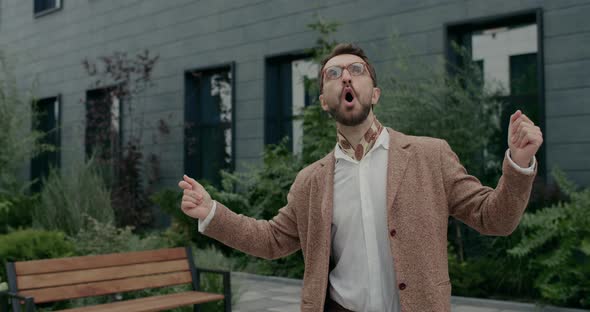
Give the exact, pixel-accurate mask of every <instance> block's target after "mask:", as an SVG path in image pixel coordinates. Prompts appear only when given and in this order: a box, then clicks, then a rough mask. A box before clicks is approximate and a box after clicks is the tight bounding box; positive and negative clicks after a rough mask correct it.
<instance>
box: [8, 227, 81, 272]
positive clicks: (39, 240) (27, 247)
mask: <svg viewBox="0 0 590 312" xmlns="http://www.w3.org/2000/svg"><path fill="white" fill-rule="evenodd" d="M73 252H74V248H73V245H72V244H71V243H70V242H69V241H68V240H67V238H66V236H65V235H64V233H61V232H55V231H40V230H33V229H27V230H20V231H14V232H12V233H9V234H6V235H2V236H0V259H1V260H0V261H2V270H1V271H0V272H1V275H0V278H1V279H2V280H6V272H5V271H4V268H5V263H6V262H14V261H24V260H37V259H49V258H59V257H67V256H71V255H72V254H73Z"/></svg>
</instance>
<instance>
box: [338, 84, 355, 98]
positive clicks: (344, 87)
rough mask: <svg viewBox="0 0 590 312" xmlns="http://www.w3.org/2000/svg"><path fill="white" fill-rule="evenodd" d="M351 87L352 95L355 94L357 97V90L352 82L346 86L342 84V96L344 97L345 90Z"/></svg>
mask: <svg viewBox="0 0 590 312" xmlns="http://www.w3.org/2000/svg"><path fill="white" fill-rule="evenodd" d="M348 88H350V90H351V92H352V95H354V97H355V98H356V90H355V89H354V87H353V86H352V84H350V83H349V84H346V85H344V86H342V89H341V90H340V97H342V96H343V95H344V92H345V91H346V90H347V89H348Z"/></svg>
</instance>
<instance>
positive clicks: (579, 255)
mask: <svg viewBox="0 0 590 312" xmlns="http://www.w3.org/2000/svg"><path fill="white" fill-rule="evenodd" d="M553 176H554V177H555V180H556V181H557V184H558V185H559V188H560V189H561V190H562V191H563V192H564V193H565V194H566V195H567V196H568V197H569V200H568V201H562V202H559V203H557V204H555V205H552V206H549V207H546V208H543V209H540V210H538V211H536V212H534V213H526V214H525V215H524V217H523V219H522V222H521V228H522V236H521V240H520V242H519V243H518V244H517V245H516V246H514V248H512V249H510V250H509V251H508V252H509V254H511V255H513V256H515V257H517V258H519V259H526V260H527V261H529V263H530V264H531V266H533V267H534V268H535V269H536V270H538V271H539V272H540V274H539V275H538V277H537V278H536V279H535V281H534V285H535V287H536V288H537V289H538V290H539V291H540V292H541V295H542V296H543V298H544V299H546V300H547V301H549V302H551V303H555V304H568V305H573V306H579V307H590V213H589V211H590V188H587V189H583V190H576V186H575V185H574V184H573V183H572V182H570V181H568V180H567V178H566V177H565V175H564V174H563V172H561V171H559V170H554V171H553Z"/></svg>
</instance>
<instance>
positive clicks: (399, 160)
mask: <svg viewBox="0 0 590 312" xmlns="http://www.w3.org/2000/svg"><path fill="white" fill-rule="evenodd" d="M388 131H389V134H390V148H389V163H388V167H387V170H388V173H387V189H388V193H387V207H388V215H387V218H388V220H387V224H388V227H389V233H384V235H389V239H390V245H389V246H390V248H391V253H392V255H393V259H394V267H395V274H396V278H397V283H398V286H399V290H398V291H399V297H400V302H401V308H402V311H404V312H411V311H416V312H424V311H436V312H441V311H450V306H451V305H450V296H451V284H450V280H449V273H448V263H447V223H448V217H449V216H453V217H455V218H457V219H459V220H461V221H463V222H464V223H466V224H467V225H469V226H471V227H472V228H474V229H476V230H477V231H479V232H480V233H482V234H487V235H509V234H510V233H512V232H513V231H514V229H515V228H516V227H517V225H518V223H519V221H520V218H521V216H522V214H523V212H524V210H525V208H526V206H527V203H528V199H529V196H530V192H531V187H532V182H533V179H534V175H532V176H527V175H523V174H521V173H519V172H518V171H516V170H515V169H514V168H513V167H512V166H511V165H510V164H509V163H508V160H507V159H504V163H503V175H502V178H501V179H500V180H499V182H498V186H497V187H496V189H492V188H489V187H486V186H482V185H481V183H480V182H479V181H478V180H477V179H476V178H475V177H473V176H470V175H468V174H467V172H466V171H465V169H464V168H463V166H462V165H461V164H460V162H459V159H458V157H457V156H456V155H455V153H454V152H453V151H452V150H451V148H450V147H449V145H448V144H447V143H446V142H445V141H443V140H440V139H434V138H428V137H415V136H408V135H404V134H402V133H400V132H397V131H394V130H392V129H388ZM334 163H335V160H334V153H333V152H332V153H330V154H328V155H327V156H326V157H324V158H323V159H321V160H319V161H317V162H315V163H313V164H311V165H309V166H308V167H306V168H305V169H303V170H301V172H299V174H298V175H297V178H296V179H295V182H294V183H293V185H292V186H291V190H290V192H289V195H288V196H287V200H288V203H287V205H286V206H285V207H283V208H281V209H280V210H279V212H278V214H277V215H276V216H275V217H274V218H273V219H272V220H270V221H265V220H255V219H252V218H249V217H246V216H243V215H237V214H235V213H233V212H232V211H231V210H229V209H228V208H226V207H225V206H223V205H221V204H219V203H218V206H217V211H216V213H215V217H214V218H213V219H212V220H211V223H210V224H209V225H208V227H207V228H206V231H205V232H204V234H205V235H207V236H209V237H212V238H214V239H216V240H218V241H220V242H222V243H224V244H226V245H228V246H230V247H233V248H236V249H238V250H241V251H243V252H245V253H248V254H251V255H254V256H258V257H262V258H267V259H275V258H280V257H284V256H286V255H289V254H291V253H293V252H295V251H297V250H299V249H300V248H301V249H302V251H303V256H304V259H305V273H304V276H303V289H302V295H301V310H302V311H322V310H323V309H324V304H325V301H326V290H327V286H328V271H329V259H330V250H331V234H330V229H331V224H332V206H333V194H334V190H333V188H334V181H333V180H334ZM535 173H536V172H535Z"/></svg>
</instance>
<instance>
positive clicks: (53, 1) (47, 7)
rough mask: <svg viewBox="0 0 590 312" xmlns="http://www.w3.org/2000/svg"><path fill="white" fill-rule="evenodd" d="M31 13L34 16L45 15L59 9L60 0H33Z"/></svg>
mask: <svg viewBox="0 0 590 312" xmlns="http://www.w3.org/2000/svg"><path fill="white" fill-rule="evenodd" d="M34 1H35V2H34V4H33V13H34V14H35V16H41V15H45V14H47V13H51V12H54V11H57V10H59V9H61V0H34Z"/></svg>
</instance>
